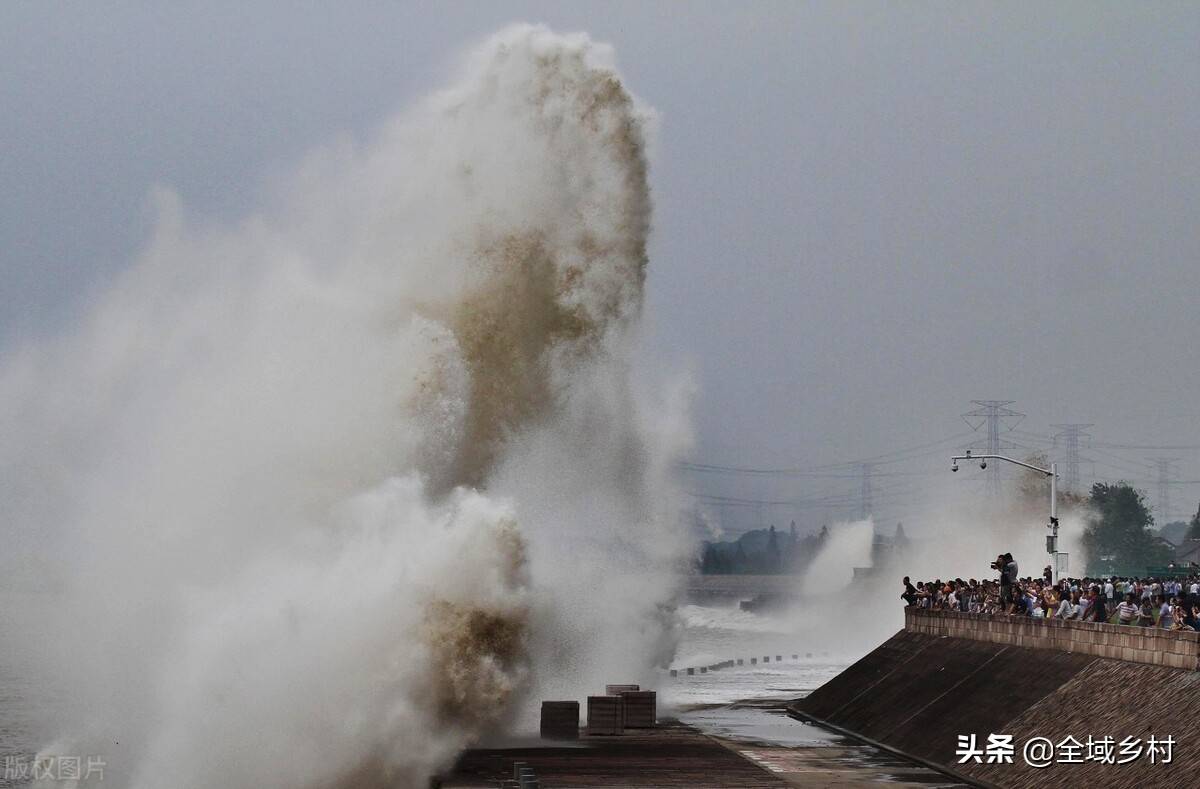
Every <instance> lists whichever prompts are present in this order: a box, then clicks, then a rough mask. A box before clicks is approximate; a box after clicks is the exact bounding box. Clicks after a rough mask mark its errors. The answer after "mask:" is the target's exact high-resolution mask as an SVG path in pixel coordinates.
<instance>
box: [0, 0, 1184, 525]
mask: <svg viewBox="0 0 1200 789" xmlns="http://www.w3.org/2000/svg"><path fill="white" fill-rule="evenodd" d="M513 21H534V22H537V21H540V22H545V23H547V24H549V25H550V26H552V27H554V28H555V29H558V30H584V31H587V32H589V33H590V34H591V35H592V36H593V37H594V38H597V39H599V40H604V41H608V42H610V43H612V44H613V45H614V46H615V48H616V51H617V56H618V60H619V63H620V65H621V69H622V71H623V73H624V74H625V76H626V77H627V79H628V82H629V84H630V86H631V88H632V89H633V90H634V91H635V92H636V93H637V94H638V95H640V96H641V97H642V98H643V99H645V100H646V101H647V102H648V103H650V104H651V105H653V106H654V107H655V108H657V109H658V110H659V112H660V113H661V115H662V124H661V133H660V136H659V138H658V141H657V147H656V156H655V159H654V161H653V172H652V180H653V188H654V193H655V198H656V218H655V228H656V230H655V238H654V246H653V259H652V264H651V265H652V269H651V275H650V282H649V297H648V317H649V321H650V323H649V327H648V346H647V352H648V353H649V354H650V356H651V357H652V358H654V359H661V360H662V361H663V362H664V363H665V364H666V365H667V366H668V367H674V368H681V367H690V368H691V369H692V370H694V371H695V375H696V380H697V383H698V392H699V394H698V399H697V402H696V425H697V430H698V435H699V439H700V445H699V447H698V448H697V452H696V457H697V459H700V460H703V461H705V462H710V463H719V464H730V465H739V464H745V465H757V466H781V465H782V466H808V465H824V464H830V463H837V462H841V461H849V460H852V459H856V458H867V457H870V456H874V455H879V454H883V453H890V452H893V451H895V450H899V449H902V448H906V447H913V446H917V445H923V444H926V443H928V442H932V441H936V440H938V439H941V438H944V437H947V436H951V435H953V434H956V433H959V432H962V431H964V430H966V429H967V427H966V426H965V425H964V424H963V422H962V420H961V419H960V418H959V414H961V413H962V412H964V411H966V410H968V409H969V408H970V407H971V406H970V404H969V401H970V400H972V399H983V398H994V399H1011V400H1014V401H1016V402H1015V404H1014V405H1013V407H1014V408H1016V409H1018V410H1020V411H1022V412H1024V413H1026V414H1028V417H1027V419H1026V420H1025V421H1024V422H1023V423H1022V424H1021V425H1020V427H1019V429H1020V430H1021V431H1026V432H1022V433H1020V434H1013V435H1011V436H1010V438H1013V439H1014V440H1015V441H1019V442H1020V443H1023V444H1025V445H1026V447H1033V448H1038V447H1041V446H1043V444H1040V443H1038V440H1037V436H1039V435H1041V436H1045V435H1048V433H1049V432H1050V428H1049V425H1051V424H1052V423H1059V422H1092V423H1095V425H1096V426H1095V427H1094V428H1092V429H1091V433H1092V434H1093V435H1094V436H1095V440H1096V441H1097V442H1103V443H1104V444H1107V445H1108V446H1101V447H1099V448H1098V449H1099V451H1096V452H1089V453H1087V454H1088V456H1089V457H1091V458H1092V459H1093V460H1095V461H1096V462H1095V464H1087V465H1086V466H1085V468H1084V469H1083V473H1084V475H1085V477H1090V476H1092V475H1095V476H1097V477H1118V476H1124V477H1127V478H1136V479H1143V478H1144V479H1152V478H1153V476H1154V471H1153V470H1152V469H1151V468H1150V467H1149V466H1147V465H1146V464H1147V462H1148V461H1147V458H1149V457H1157V456H1169V457H1179V458H1181V462H1180V463H1179V464H1178V471H1179V476H1178V478H1179V479H1182V480H1196V479H1198V478H1200V452H1197V451H1196V450H1195V449H1192V448H1185V449H1179V450H1158V449H1145V450H1142V449H1127V448H1124V447H1117V446H1111V445H1138V446H1141V445H1147V446H1159V445H1184V446H1187V447H1192V446H1195V445H1198V444H1200V401H1198V394H1200V350H1198V349H1200V320H1198V317H1200V311H1198V309H1197V304H1198V301H1200V254H1198V250H1200V221H1198V220H1200V216H1198V213H1200V208H1198V206H1200V147H1198V145H1197V141H1198V140H1200V5H1198V4H1196V3H1139V4H1129V3H1094V2H1086V3H1056V4H1046V3H1041V2H1038V3H995V4H980V3H962V2H953V3H889V4H884V3H848V2H833V3H804V4H799V3H779V4H775V3H747V4H738V5H733V4H729V5H725V4H700V3H690V4H682V3H669V4H668V3H645V2H643V3H626V4H620V3H618V4H613V3H603V4H601V3H594V4H571V3H505V4H501V3H469V4H468V3H463V4H455V3H439V4H436V5H432V4H430V5H426V4H413V3H390V2H349V3H339V4H323V5H321V7H319V8H318V7H317V4H306V3H284V2H279V3H262V2H237V3H219V2H218V3H213V2H204V3H183V2H179V3H170V4H154V3H103V4H100V3H41V2H36V3H35V2H7V3H4V4H2V5H0V183H2V184H3V188H2V189H0V281H2V282H3V293H4V299H3V301H2V303H0V337H2V338H3V344H4V345H6V346H11V345H13V344H16V343H19V342H22V341H23V340H25V339H27V338H30V337H36V336H41V335H47V334H53V333H54V332H56V331H58V330H60V329H61V327H63V326H65V325H68V324H70V323H71V322H72V321H74V320H76V318H77V315H78V314H79V311H80V310H81V308H82V306H83V304H84V303H85V302H86V298H87V296H88V294H89V293H92V292H95V291H96V290H97V289H99V288H102V287H103V285H104V283H105V282H106V281H108V280H109V279H110V278H111V277H112V276H113V274H114V272H117V271H119V270H120V269H121V268H122V267H123V266H125V265H126V264H127V261H128V260H129V259H130V258H131V256H133V255H134V254H135V253H136V251H137V250H138V249H139V247H140V245H141V244H142V243H143V242H144V240H145V237H146V233H147V230H148V226H149V212H148V210H147V207H146V196H147V192H148V190H149V189H150V188H151V187H152V186H153V185H155V184H166V185H169V186H171V187H172V188H174V189H176V190H177V191H178V192H179V193H180V194H181V196H182V198H183V201H184V204H185V206H186V210H187V211H188V213H189V215H190V216H192V217H193V218H200V219H211V220H214V221H224V220H234V219H236V218H237V217H239V216H241V215H242V214H244V213H245V212H246V211H247V210H249V209H250V208H252V207H253V206H254V205H255V204H256V202H257V201H258V200H259V199H260V197H261V195H262V193H263V191H264V189H265V187H264V184H265V183H267V182H269V181H270V179H271V178H272V177H273V176H274V175H277V174H279V173H282V172H285V171H287V170H288V169H289V167H291V166H292V165H293V163H295V162H296V160H297V159H298V158H299V157H301V156H302V155H303V154H304V152H305V151H307V150H309V149H311V148H313V147H314V146H317V145H320V144H323V143H327V142H329V141H330V140H331V139H333V138H334V137H335V136H336V135H339V134H345V133H349V134H354V135H364V134H367V133H369V132H370V131H371V130H372V128H373V127H374V126H375V125H376V124H377V123H379V122H380V121H382V120H383V119H384V118H386V117H387V116H389V115H391V114H393V113H394V112H395V111H397V110H398V109H401V108H402V107H403V106H404V105H405V104H406V103H408V102H410V101H411V100H413V99H415V98H417V97H419V96H421V95H423V94H425V93H426V92H428V91H429V90H430V89H432V88H436V87H439V86H440V85H442V84H444V82H445V81H446V80H447V79H448V66H449V64H450V63H451V62H452V61H453V59H454V56H455V55H456V54H457V53H458V52H460V51H461V50H462V49H463V48H464V47H466V46H469V45H470V44H471V43H473V42H474V41H476V40H478V39H479V38H481V37H482V36H484V35H486V34H487V33H489V32H492V31H493V30H495V29H496V28H498V27H500V26H501V25H503V24H505V23H507V22H513ZM946 446H947V447H949V448H955V447H956V446H957V445H954V444H948V445H946ZM945 454H946V453H945V452H943V451H942V449H941V448H937V447H935V448H933V449H932V450H930V452H929V453H927V454H926V455H923V456H921V462H922V463H924V462H926V461H928V462H931V463H936V464H937V468H939V469H941V468H944V466H945V460H944V458H943V455H945ZM900 465H901V464H892V466H890V467H888V468H890V469H891V471H892V472H898V470H899V467H900ZM931 468H932V466H931ZM819 482H820V483H821V488H822V490H832V491H836V490H839V489H841V488H844V489H845V490H846V491H848V492H849V491H853V490H854V486H855V485H857V482H856V481H855V480H854V479H851V478H850V475H849V474H847V475H846V476H845V478H843V477H838V476H834V477H831V478H829V479H824V480H819ZM691 484H692V487H693V488H694V489H698V490H704V491H715V492H719V493H722V494H724V495H741V496H744V497H747V498H755V497H767V496H778V495H781V494H780V493H779V486H778V484H776V483H773V482H771V481H769V480H767V481H764V480H762V479H758V478H746V477H743V476H738V475H732V476H730V475H723V476H716V475H707V476H702V477H701V478H699V479H695V480H692V481H691ZM788 484H792V483H790V482H789V483H788ZM876 484H877V487H876V489H877V491H879V493H878V496H879V498H880V500H881V502H882V504H883V505H892V507H891V510H890V511H889V513H888V514H889V516H896V517H900V516H902V515H903V514H904V502H903V500H902V499H899V498H898V499H896V501H894V502H888V501H887V493H886V492H887V491H888V490H889V488H888V487H887V486H888V485H890V484H892V483H891V482H887V481H885V480H878V481H877V483H876ZM890 490H893V491H897V490H899V488H895V487H894V488H891V489H890ZM1148 490H1149V493H1150V494H1151V497H1152V498H1153V497H1154V496H1155V495H1156V491H1157V489H1156V488H1153V487H1150V488H1149V489H1148ZM846 495H850V494H849V493H847V494H846ZM1172 496H1173V497H1174V500H1175V502H1177V503H1176V505H1175V506H1174V507H1173V508H1174V509H1176V510H1177V514H1178V515H1182V514H1183V510H1186V509H1192V510H1194V508H1195V506H1196V505H1195V502H1196V500H1197V499H1198V498H1200V486H1196V485H1191V486H1188V485H1182V484H1181V485H1176V486H1173V487H1172ZM744 510H745V508H743V511H739V512H734V513H732V514H729V515H728V517H729V519H730V521H729V522H730V525H732V526H737V525H743V526H745V525H753V524H752V522H751V521H752V520H753V519H755V518H758V517H767V518H770V519H772V520H776V521H786V520H788V519H789V518H790V517H793V514H787V515H784V514H782V513H779V514H767V515H765V516H764V515H763V514H762V513H761V512H760V511H754V510H751V514H747V513H746V512H745V511H744ZM827 515H829V513H827V512H822V513H821V514H820V515H814V516H813V517H817V518H823V517H826V516H827ZM748 518H749V519H750V520H747V519H748ZM805 518H806V516H805V515H803V514H802V515H801V517H800V521H801V523H802V524H804V525H809V523H808V521H807V520H806V519H805Z"/></svg>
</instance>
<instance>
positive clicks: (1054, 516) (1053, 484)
mask: <svg viewBox="0 0 1200 789" xmlns="http://www.w3.org/2000/svg"><path fill="white" fill-rule="evenodd" d="M960 460H978V461H979V467H980V468H987V462H988V461H989V460H1004V461H1007V462H1009V463H1015V464H1016V465H1018V466H1023V467H1024V468H1027V469H1029V470H1031V471H1036V472H1038V473H1039V474H1045V475H1046V476H1048V477H1049V478H1050V523H1049V524H1048V528H1049V529H1050V534H1049V535H1047V537H1046V553H1048V554H1050V559H1051V561H1050V572H1051V582H1052V583H1055V584H1057V583H1058V571H1059V568H1058V557H1059V556H1066V554H1060V553H1059V552H1058V464H1057V463H1051V464H1050V468H1042V467H1041V466H1035V465H1033V464H1032V463H1026V462H1025V461H1023V460H1017V459H1015V458H1010V457H1005V456H1004V455H972V454H971V450H969V449H968V450H967V454H965V455H955V456H954V457H952V458H950V462H951V464H952V465H951V466H950V470H951V471H958V461H960Z"/></svg>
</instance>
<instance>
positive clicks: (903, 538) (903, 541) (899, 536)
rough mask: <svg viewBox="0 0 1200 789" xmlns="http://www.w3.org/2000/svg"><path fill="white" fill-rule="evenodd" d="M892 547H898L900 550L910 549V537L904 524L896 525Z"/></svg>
mask: <svg viewBox="0 0 1200 789" xmlns="http://www.w3.org/2000/svg"><path fill="white" fill-rule="evenodd" d="M892 545H894V546H896V548H898V549H904V548H907V547H908V535H907V534H905V533H904V524H903V523H897V524H896V534H895V535H894V536H893V537H892Z"/></svg>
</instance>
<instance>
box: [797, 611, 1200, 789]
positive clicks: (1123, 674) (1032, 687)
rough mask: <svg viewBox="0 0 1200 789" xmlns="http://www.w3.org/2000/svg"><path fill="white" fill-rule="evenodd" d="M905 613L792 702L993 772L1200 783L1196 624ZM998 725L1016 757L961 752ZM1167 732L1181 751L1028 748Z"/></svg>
mask: <svg viewBox="0 0 1200 789" xmlns="http://www.w3.org/2000/svg"><path fill="white" fill-rule="evenodd" d="M905 619H906V627H905V629H904V630H902V631H900V632H899V633H897V634H896V635H895V636H893V637H892V638H890V639H888V640H887V641H886V642H884V643H883V644H881V645H880V646H879V647H878V648H876V649H875V650H874V651H872V652H871V653H870V654H868V655H866V656H865V657H864V658H863V659H862V660H859V661H858V662H857V663H855V664H854V665H852V666H850V667H849V668H847V669H846V670H845V671H844V672H842V673H841V674H839V675H838V676H837V677H835V678H834V679H832V680H830V681H829V682H827V683H826V684H825V685H823V686H822V687H820V688H818V689H817V690H816V691H814V692H813V693H812V694H811V695H809V696H808V697H806V698H804V699H800V700H798V701H797V702H795V703H794V704H793V705H792V709H793V711H794V712H795V713H796V714H797V715H798V716H800V717H805V718H810V719H814V720H817V721H821V722H824V723H829V724H832V725H834V726H837V727H840V728H842V729H844V730H847V731H849V732H852V733H854V734H857V735H859V736H861V737H864V738H867V739H869V740H871V741H874V742H878V743H880V744H883V745H885V746H887V747H890V748H894V749H896V750H898V751H900V752H903V753H905V754H908V755H911V756H915V757H917V758H920V759H924V760H927V761H929V762H932V763H934V764H939V765H943V766H945V767H947V768H950V769H952V770H954V771H956V772H957V773H959V774H961V775H964V776H967V777H969V778H971V779H974V780H977V781H980V782H981V783H983V784H985V785H992V786H1003V787H1052V786H1056V785H1059V784H1063V783H1064V782H1071V783H1077V784H1078V785H1083V786H1090V785H1096V786H1101V785H1102V786H1106V787H1114V788H1116V789H1120V788H1121V787H1129V788H1130V789H1133V788H1134V787H1157V786H1162V787H1183V786H1200V672H1198V671H1196V670H1195V668H1196V665H1197V664H1196V648H1197V642H1196V634H1195V633H1171V632H1169V631H1158V632H1153V633H1152V632H1148V631H1139V630H1138V629H1137V628H1130V627H1121V626H1116V625H1103V624H1101V625H1096V624H1091V623H1071V622H1067V623H1062V622H1059V623H1054V622H1037V621H1031V620H1022V619H1009V618H1005V617H995V618H990V617H983V616H973V615H969V614H954V613H947V612H929V611H919V610H917V609H909V610H908V611H907V612H906V617H905ZM1114 631H1115V632H1114ZM1123 631H1132V632H1123ZM952 633H953V634H952ZM1122 638H1124V639H1127V640H1126V641H1122ZM1126 656H1128V659H1127V658H1126ZM1189 661H1190V662H1189ZM1183 665H1186V666H1188V667H1187V668H1182V667H1176V666H1183ZM993 734H994V735H1011V736H1012V738H1013V743H1014V746H1015V753H1014V754H1013V759H1012V762H1011V763H1009V762H999V763H988V762H987V758H986V756H985V757H984V758H983V760H982V763H976V762H975V761H974V760H971V761H968V762H966V763H960V758H959V757H960V755H959V753H958V750H959V737H960V736H964V737H968V738H970V737H971V736H974V738H975V741H976V743H977V744H978V747H979V748H981V749H982V748H984V747H985V746H986V744H987V742H988V738H989V736H990V735H993ZM1168 735H1169V736H1171V737H1172V738H1173V739H1174V745H1173V746H1172V754H1171V763H1169V764H1163V763H1161V758H1159V759H1156V760H1154V761H1151V760H1150V759H1149V757H1148V756H1146V755H1142V756H1141V757H1140V758H1137V759H1135V760H1132V761H1129V762H1128V763H1126V764H1115V763H1112V764H1110V763H1105V762H1104V761H1100V760H1087V759H1086V758H1085V759H1084V760H1083V761H1080V762H1074V761H1065V762H1058V761H1053V762H1052V763H1050V764H1049V765H1048V766H1045V767H1034V766H1031V765H1030V764H1028V763H1026V761H1025V760H1024V758H1023V754H1022V748H1023V746H1024V744H1025V743H1026V742H1028V741H1030V740H1031V739H1032V738H1035V737H1045V738H1048V739H1049V740H1050V741H1051V742H1052V743H1054V744H1056V745H1057V744H1058V743H1060V742H1063V741H1064V740H1065V739H1066V738H1067V737H1072V738H1074V739H1075V740H1077V741H1078V742H1080V743H1082V744H1084V745H1083V747H1082V749H1081V750H1082V752H1083V754H1084V756H1085V757H1086V756H1087V755H1088V753H1089V750H1088V748H1087V747H1086V743H1087V742H1088V738H1089V737H1092V738H1093V739H1094V740H1097V741H1099V740H1101V739H1102V738H1105V737H1112V738H1114V739H1115V741H1116V742H1118V743H1119V742H1120V741H1121V740H1122V739H1124V738H1127V737H1131V738H1135V739H1137V740H1138V741H1140V742H1142V743H1145V742H1147V741H1148V740H1149V738H1150V737H1152V736H1153V737H1155V738H1158V739H1162V738H1165V737H1167V736H1168ZM1063 753H1068V751H1063ZM1078 782H1082V783H1078Z"/></svg>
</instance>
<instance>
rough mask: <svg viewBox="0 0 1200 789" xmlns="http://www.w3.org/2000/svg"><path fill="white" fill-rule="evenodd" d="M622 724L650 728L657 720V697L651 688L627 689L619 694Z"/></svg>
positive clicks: (631, 727) (637, 727)
mask: <svg viewBox="0 0 1200 789" xmlns="http://www.w3.org/2000/svg"><path fill="white" fill-rule="evenodd" d="M621 701H622V705H621V706H622V708H623V713H624V721H623V722H624V724H625V727H626V728H629V729H650V728H653V727H654V724H655V723H657V721H658V698H657V694H655V692H654V691H652V690H627V691H625V692H624V693H622V694H621Z"/></svg>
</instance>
